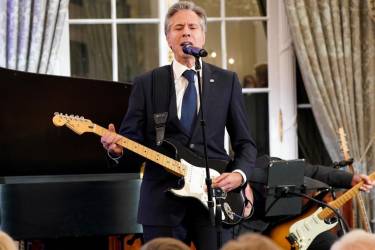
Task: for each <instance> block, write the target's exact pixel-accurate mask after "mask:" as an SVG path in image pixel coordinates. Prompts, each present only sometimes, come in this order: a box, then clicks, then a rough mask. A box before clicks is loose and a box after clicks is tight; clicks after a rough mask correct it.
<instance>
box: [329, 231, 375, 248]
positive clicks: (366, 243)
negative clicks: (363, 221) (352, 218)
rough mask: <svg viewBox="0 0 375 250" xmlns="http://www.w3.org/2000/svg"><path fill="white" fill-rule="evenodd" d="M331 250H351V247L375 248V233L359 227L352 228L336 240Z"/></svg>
mask: <svg viewBox="0 0 375 250" xmlns="http://www.w3.org/2000/svg"><path fill="white" fill-rule="evenodd" d="M331 249H332V250H352V249H358V250H362V249H366V250H374V249H375V235H374V234H371V233H367V232H365V231H363V230H361V229H354V230H353V231H350V232H349V233H347V234H345V235H344V236H342V237H341V238H340V239H339V240H338V241H336V242H335V243H334V244H333V245H332V247H331Z"/></svg>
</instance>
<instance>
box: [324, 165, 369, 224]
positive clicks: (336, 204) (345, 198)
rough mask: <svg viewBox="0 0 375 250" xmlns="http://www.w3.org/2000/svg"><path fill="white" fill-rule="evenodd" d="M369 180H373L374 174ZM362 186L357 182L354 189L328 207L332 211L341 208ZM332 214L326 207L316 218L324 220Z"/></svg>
mask: <svg viewBox="0 0 375 250" xmlns="http://www.w3.org/2000/svg"><path fill="white" fill-rule="evenodd" d="M369 178H370V179H371V180H374V179H375V172H373V173H372V174H371V175H369ZM362 184H363V181H361V182H359V183H358V184H356V185H355V186H354V187H352V188H351V189H349V190H348V191H346V192H345V193H344V194H342V195H341V196H340V197H339V198H337V199H336V200H334V201H331V202H330V203H328V205H330V206H331V207H332V208H334V209H338V208H340V207H342V206H343V205H344V204H345V203H346V202H347V201H349V200H350V199H352V198H353V197H354V196H356V195H357V194H358V192H359V191H360V190H359V188H360V187H361V186H362ZM332 214H333V211H332V210H331V209H330V208H328V207H326V208H324V209H323V210H322V212H320V213H319V214H318V217H319V218H320V219H322V220H324V219H326V218H328V217H329V216H331V215H332Z"/></svg>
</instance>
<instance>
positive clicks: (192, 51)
mask: <svg viewBox="0 0 375 250" xmlns="http://www.w3.org/2000/svg"><path fill="white" fill-rule="evenodd" d="M182 51H183V52H184V53H185V54H188V55H192V56H195V57H206V56H207V54H208V53H207V51H206V50H205V49H201V48H197V47H193V46H191V45H190V44H186V45H184V47H182Z"/></svg>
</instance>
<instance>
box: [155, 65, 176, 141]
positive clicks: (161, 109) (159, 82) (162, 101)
mask: <svg viewBox="0 0 375 250" xmlns="http://www.w3.org/2000/svg"><path fill="white" fill-rule="evenodd" d="M151 77H152V86H151V88H152V103H153V118H154V126H155V135H156V136H155V142H156V145H157V146H160V145H161V144H162V142H163V140H164V135H165V126H166V122H167V119H168V110H169V105H170V100H171V93H172V92H171V91H172V90H173V89H172V87H173V86H174V85H173V84H172V83H173V75H172V67H171V65H166V66H163V67H160V68H157V69H154V70H153V71H152V73H151Z"/></svg>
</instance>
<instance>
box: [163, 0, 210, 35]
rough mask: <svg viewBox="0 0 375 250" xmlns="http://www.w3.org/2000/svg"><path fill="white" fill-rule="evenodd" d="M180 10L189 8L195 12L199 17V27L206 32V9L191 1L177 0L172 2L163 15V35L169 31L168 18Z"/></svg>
mask: <svg viewBox="0 0 375 250" xmlns="http://www.w3.org/2000/svg"><path fill="white" fill-rule="evenodd" d="M180 10H191V11H193V12H194V13H195V14H197V16H198V17H199V18H200V19H201V28H202V30H203V31H204V32H206V30H207V15H206V11H205V10H204V9H203V8H201V7H199V6H198V5H196V4H195V3H193V2H189V1H179V2H177V3H175V4H173V5H172V6H171V7H170V8H169V9H168V12H167V15H166V16H165V22H164V33H165V35H167V33H168V32H169V29H170V25H169V20H170V19H171V17H172V16H173V15H174V14H176V13H177V12H179V11H180Z"/></svg>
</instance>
